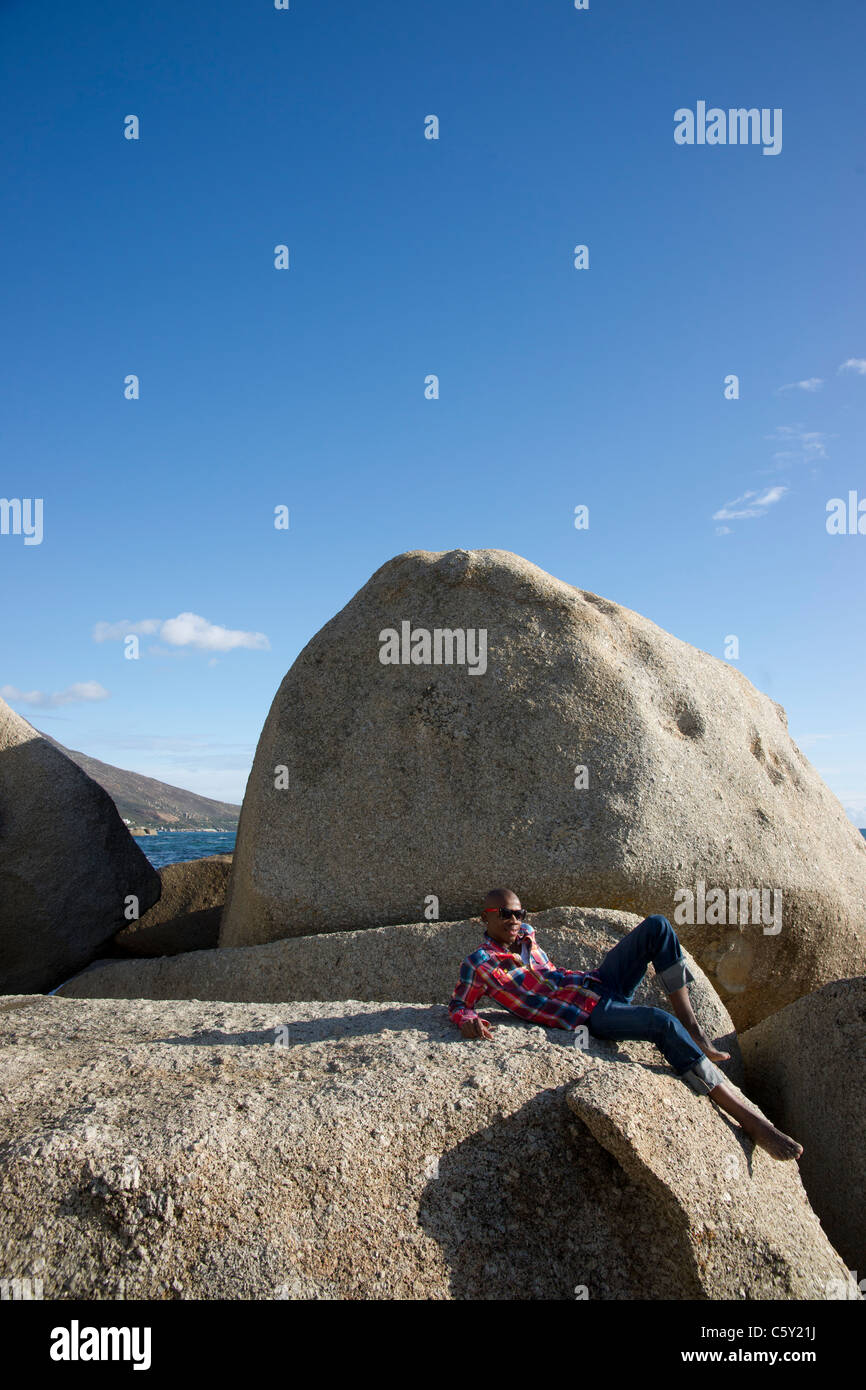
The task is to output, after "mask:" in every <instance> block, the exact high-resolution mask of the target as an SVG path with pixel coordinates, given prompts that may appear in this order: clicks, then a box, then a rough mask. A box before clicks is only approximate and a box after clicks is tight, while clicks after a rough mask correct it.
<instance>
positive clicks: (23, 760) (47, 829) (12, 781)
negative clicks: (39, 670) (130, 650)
mask: <svg viewBox="0 0 866 1390" xmlns="http://www.w3.org/2000/svg"><path fill="white" fill-rule="evenodd" d="M159 886H160V885H159V875H158V874H157V872H156V870H155V869H153V868H152V867H151V865H150V864H149V863H148V861H147V859H146V858H145V856H144V855H143V854H142V852H141V850H140V849H139V847H138V845H137V844H136V843H135V841H134V840H133V838H132V836H131V835H130V834H129V831H128V830H127V828H126V826H125V825H124V824H123V821H122V820H121V818H120V816H119V815H118V813H117V810H116V809H115V806H114V804H113V802H112V800H111V798H110V797H109V796H108V793H107V792H105V791H103V789H102V788H101V787H99V786H97V784H96V782H94V781H92V780H91V779H90V778H89V777H88V776H87V775H86V773H84V772H82V771H81V769H80V768H78V767H76V765H75V763H73V762H71V761H70V759H69V758H67V757H66V756H65V755H64V754H63V753H61V752H60V751H59V750H58V749H57V748H54V747H53V746H52V744H51V743H50V742H49V741H48V740H47V739H45V738H43V736H42V735H41V734H40V733H39V732H38V730H36V729H34V728H33V726H32V725H31V724H28V723H27V721H26V719H22V718H21V716H20V715H19V714H16V713H15V711H14V710H12V709H10V708H9V706H8V705H7V704H5V703H4V701H3V700H0V991H4V992H8V993H20V992H21V991H23V990H41V989H51V988H53V986H55V985H57V984H59V983H60V981H61V980H63V979H65V978H66V977H67V976H68V975H71V974H72V973H73V971H76V970H80V969H81V968H82V966H84V965H86V963H87V962H88V961H89V960H92V959H93V957H94V955H95V954H96V952H97V951H98V949H99V947H100V946H101V945H102V944H103V943H104V942H105V941H107V940H108V939H109V937H111V936H113V934H114V933H115V932H116V931H117V930H118V929H119V928H120V927H122V926H123V925H124V922H125V920H126V919H125V917H124V912H125V909H126V907H127V900H128V899H129V898H131V897H136V898H137V899H138V911H139V913H143V912H145V911H146V910H147V908H149V907H151V906H152V904H153V903H155V902H156V900H157V898H158V897H159ZM130 906H131V905H130Z"/></svg>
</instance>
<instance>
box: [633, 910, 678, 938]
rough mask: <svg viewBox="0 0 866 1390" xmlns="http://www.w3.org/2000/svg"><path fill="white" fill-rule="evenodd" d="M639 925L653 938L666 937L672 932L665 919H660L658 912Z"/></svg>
mask: <svg viewBox="0 0 866 1390" xmlns="http://www.w3.org/2000/svg"><path fill="white" fill-rule="evenodd" d="M640 925H641V927H643V928H645V930H646V931H647V932H648V933H650V934H652V935H653V936H666V935H667V933H668V932H672V931H673V927H672V926H671V924H670V922H669V921H668V919H667V917H662V915H661V913H659V912H656V913H653V915H652V917H645V918H644V920H643V921H642V922H641V924H640Z"/></svg>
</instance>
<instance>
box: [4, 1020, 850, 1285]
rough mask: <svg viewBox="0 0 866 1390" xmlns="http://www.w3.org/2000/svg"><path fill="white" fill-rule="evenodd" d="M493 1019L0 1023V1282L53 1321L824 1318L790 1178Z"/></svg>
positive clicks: (565, 1047) (580, 1054)
mask: <svg viewBox="0 0 866 1390" xmlns="http://www.w3.org/2000/svg"><path fill="white" fill-rule="evenodd" d="M4 1003H5V1008H4V1007H3V1005H4ZM485 1012H487V1011H485ZM490 1016H492V1011H490ZM496 1022H497V1023H498V1025H499V1026H498V1027H497V1028H496V1031H495V1033H494V1034H493V1038H492V1040H491V1041H489V1042H470V1041H466V1040H464V1039H461V1038H460V1037H459V1035H457V1034H456V1033H455V1030H454V1029H453V1028H452V1027H451V1025H450V1022H449V1020H448V1019H447V1017H446V1016H445V1011H444V1009H443V1008H442V1007H441V1006H439V1005H432V1006H431V1005H425V1004H402V1003H391V1004H385V1003H361V1002H357V1001H353V1000H348V1001H345V1000H344V1001H342V1002H333V1001H331V1002H321V1003H293V1004H282V1005H263V1004H212V1003H200V1002H195V1001H184V1002H153V1001H145V1000H120V1001H118V1000H114V999H96V1000H80V999H62V998H56V997H51V998H42V999H32V998H24V999H20V1000H10V1001H0V1067H2V1071H3V1092H2V1095H0V1123H2V1127H3V1132H4V1136H5V1138H4V1143H3V1145H2V1148H0V1263H2V1268H3V1270H4V1273H5V1275H6V1276H7V1277H10V1278H30V1279H41V1280H42V1281H43V1290H42V1292H43V1294H44V1297H45V1298H47V1299H63V1300H68V1299H86V1300H93V1299H100V1300H103V1299H115V1298H119V1299H136V1300H138V1299H151V1298H179V1299H247V1300H249V1299H286V1298H290V1299H304V1298H326V1299H327V1298H331V1299H347V1298H348V1299H362V1300H367V1299H382V1298H386V1299H401V1298H409V1299H430V1298H433V1299H477V1298H482V1299H483V1298H485V1297H491V1296H492V1297H495V1298H497V1299H506V1300H508V1299H510V1300H521V1301H523V1300H526V1299H527V1298H529V1299H562V1300H574V1299H575V1298H584V1297H586V1298H589V1299H592V1300H598V1299H641V1300H643V1299H647V1298H650V1299H691V1298H698V1299H707V1298H710V1299H738V1300H743V1299H765V1298H766V1299H812V1298H817V1299H827V1298H844V1297H846V1295H847V1271H846V1269H845V1265H844V1263H843V1261H842V1259H841V1258H840V1257H839V1255H838V1254H837V1253H836V1252H835V1251H834V1250H833V1248H832V1246H831V1245H830V1243H829V1241H828V1240H827V1237H826V1236H825V1234H824V1232H823V1231H822V1230H821V1227H820V1225H819V1223H818V1220H817V1218H816V1217H815V1215H814V1213H813V1212H812V1210H811V1208H810V1207H809V1204H808V1201H807V1198H806V1194H805V1192H804V1191H803V1186H802V1183H801V1180H800V1175H799V1172H798V1168H797V1164H796V1163H794V1162H787V1163H780V1162H777V1161H776V1160H774V1159H772V1158H771V1157H769V1155H768V1154H766V1153H765V1152H764V1151H763V1150H760V1149H755V1148H754V1147H753V1145H752V1143H751V1141H750V1140H749V1139H747V1138H746V1136H745V1135H744V1134H743V1132H742V1131H741V1130H740V1129H739V1128H738V1127H737V1126H735V1125H733V1124H732V1123H731V1122H730V1121H729V1120H728V1119H726V1118H725V1117H724V1116H723V1115H722V1113H721V1112H720V1111H718V1110H717V1109H716V1108H715V1107H714V1106H713V1104H712V1102H711V1101H709V1100H707V1099H706V1098H705V1097H699V1096H696V1095H694V1094H693V1093H692V1092H691V1091H690V1090H689V1089H688V1087H687V1086H685V1085H684V1083H683V1082H681V1081H678V1080H677V1079H676V1078H675V1077H674V1076H673V1075H672V1074H671V1073H670V1071H669V1070H666V1068H665V1067H664V1066H663V1065H661V1066H660V1065H658V1064H657V1060H656V1058H655V1057H654V1056H652V1055H651V1054H652V1052H653V1049H651V1048H648V1047H647V1046H646V1045H645V1044H640V1043H630V1044H628V1045H627V1046H624V1045H620V1047H619V1048H616V1047H615V1046H614V1045H613V1044H610V1043H603V1042H595V1041H593V1040H590V1046H589V1048H588V1049H587V1050H585V1051H584V1050H581V1049H580V1048H575V1047H574V1046H570V1045H569V1041H570V1038H571V1037H572V1036H573V1035H568V1034H565V1033H559V1034H552V1033H548V1032H547V1031H546V1030H544V1029H542V1028H529V1027H527V1026H526V1025H525V1024H523V1023H520V1022H519V1021H517V1020H513V1019H510V1018H508V1017H507V1016H503V1015H501V1014H497V1015H496Z"/></svg>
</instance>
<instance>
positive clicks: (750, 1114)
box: [740, 1111, 803, 1159]
mask: <svg viewBox="0 0 866 1390" xmlns="http://www.w3.org/2000/svg"><path fill="white" fill-rule="evenodd" d="M740 1124H741V1125H742V1126H743V1129H744V1130H745V1131H746V1133H747V1134H748V1135H749V1137H750V1139H753V1140H754V1141H755V1143H756V1144H758V1145H759V1146H760V1147H761V1148H762V1149H766V1150H767V1153H769V1154H772V1156H773V1158H781V1159H785V1158H796V1159H799V1157H800V1155H801V1154H802V1152H803V1145H802V1144H798V1143H797V1141H796V1139H792V1138H791V1137H790V1135H788V1134H783V1133H782V1131H781V1130H780V1129H776V1126H775V1125H773V1124H770V1121H769V1120H765V1119H764V1117H763V1115H758V1114H756V1113H755V1112H754V1111H744V1113H743V1114H742V1115H741V1116H740Z"/></svg>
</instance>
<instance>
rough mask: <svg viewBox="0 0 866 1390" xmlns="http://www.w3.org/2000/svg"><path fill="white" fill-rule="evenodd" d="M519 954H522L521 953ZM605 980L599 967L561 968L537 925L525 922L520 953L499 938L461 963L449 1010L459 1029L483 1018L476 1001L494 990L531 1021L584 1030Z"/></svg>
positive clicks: (488, 939)
mask: <svg viewBox="0 0 866 1390" xmlns="http://www.w3.org/2000/svg"><path fill="white" fill-rule="evenodd" d="M518 953H519V954H518ZM600 983H601V980H600V976H599V974H598V972H597V971H595V970H592V971H589V972H586V973H585V972H583V971H580V970H557V968H556V966H555V965H553V964H552V962H551V960H550V957H549V956H546V955H545V953H544V951H542V949H541V947H540V946H538V945H537V943H536V940H535V928H534V927H531V926H530V925H529V923H528V922H525V923H524V924H523V926H522V927H521V928H520V929H519V931H518V934H517V939H516V941H515V943H514V951H509V950H508V948H507V947H506V946H503V945H502V944H501V942H499V941H494V939H493V937H492V936H489V935H488V933H487V932H485V933H484V943H483V945H481V946H479V948H478V950H477V951H473V952H472V954H471V956H467V957H466V959H465V960H464V962H463V964H462V965H461V967H460V979H459V980H458V982H457V987H456V989H455V990H454V995H453V997H452V999H451V1003H450V1004H449V1005H448V1012H449V1014H450V1015H451V1018H452V1021H453V1022H454V1023H456V1024H457V1027H458V1028H459V1027H460V1025H461V1024H462V1023H468V1022H470V1021H471V1020H472V1019H474V1018H477V1017H478V1015H477V1013H476V1012H475V1005H476V1004H477V1002H478V1000H479V999H480V998H481V996H482V995H484V994H489V995H490V996H491V997H492V998H493V999H496V1000H497V1001H498V1002H499V1003H500V1004H504V1005H505V1007H506V1009H510V1010H511V1012H512V1013H513V1014H517V1015H518V1017H520V1018H525V1019H527V1020H528V1022H530V1023H542V1024H544V1025H545V1026H546V1027H549V1028H578V1027H579V1026H580V1025H581V1024H582V1023H586V1021H587V1019H588V1018H589V1016H590V1014H591V1013H592V1011H593V1009H594V1008H595V1006H596V1004H597V1003H598V1000H596V999H590V998H588V996H587V993H586V991H587V989H589V990H595V992H596V993H598V992H599V991H598V989H597V986H598V985H599V984H600Z"/></svg>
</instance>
